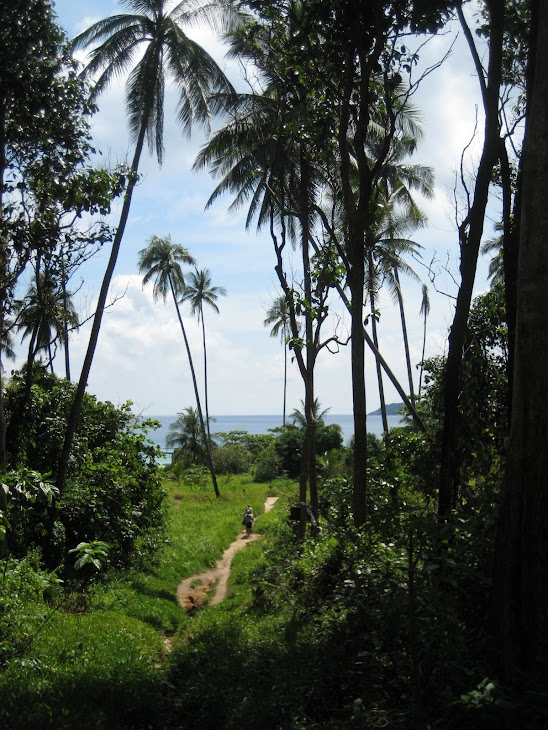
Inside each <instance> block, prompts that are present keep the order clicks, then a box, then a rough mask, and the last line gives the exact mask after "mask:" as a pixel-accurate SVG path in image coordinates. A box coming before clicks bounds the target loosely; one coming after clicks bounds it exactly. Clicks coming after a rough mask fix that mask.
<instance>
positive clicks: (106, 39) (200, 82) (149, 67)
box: [57, 0, 234, 488]
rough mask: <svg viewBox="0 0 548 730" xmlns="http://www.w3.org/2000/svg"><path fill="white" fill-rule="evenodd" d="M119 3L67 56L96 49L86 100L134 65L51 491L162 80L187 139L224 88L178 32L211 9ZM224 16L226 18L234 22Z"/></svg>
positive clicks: (150, 138)
mask: <svg viewBox="0 0 548 730" xmlns="http://www.w3.org/2000/svg"><path fill="white" fill-rule="evenodd" d="M123 1H124V4H125V5H126V6H127V7H128V8H129V9H130V10H132V11H133V13H130V14H120V15H115V16H113V17H111V18H106V19H104V20H100V21H98V22H97V23H95V24H94V25H92V26H91V27H90V28H88V29H87V30H85V31H84V32H83V33H81V34H80V35H78V36H77V37H76V38H75V39H74V41H73V47H74V49H75V50H77V49H81V48H88V47H89V46H91V45H95V44H99V45H97V46H96V47H95V48H94V50H93V51H92V52H91V60H90V62H89V63H88V65H87V66H86V68H85V69H84V75H85V76H87V77H95V76H96V75H97V74H99V77H98V79H97V81H96V83H95V87H94V91H93V97H94V98H95V97H97V96H98V95H99V94H100V93H101V92H102V91H104V90H105V89H106V87H107V86H108V85H109V83H110V82H111V81H112V79H113V78H115V77H116V76H120V75H125V74H126V72H127V71H128V69H129V68H130V66H131V64H132V62H133V59H134V58H135V57H137V59H138V60H137V62H136V64H135V66H134V67H133V69H132V70H131V71H130V73H129V76H128V79H127V82H126V104H127V109H128V117H129V128H130V135H131V139H132V141H133V142H134V143H135V149H134V154H133V160H132V162H131V167H130V172H129V177H128V184H127V189H126V194H125V197H124V204H123V206H122V211H121V214H120V221H119V223H118V228H117V230H116V234H115V236H114V240H113V243H112V250H111V254H110V258H109V262H108V265H107V268H106V271H105V274H104V277H103V283H102V286H101V290H100V293H99V299H98V302H97V307H96V310H95V316H94V318H93V325H92V329H91V334H90V339H89V344H88V349H87V352H86V356H85V359H84V364H83V366H82V372H81V374H80V379H79V382H78V386H77V389H76V393H75V396H74V401H73V404H72V408H71V412H70V415H69V419H68V423H67V431H66V434H65V443H64V446H63V452H62V454H61V459H60V463H59V467H58V473H57V486H58V487H60V488H62V487H63V486H64V482H65V478H66V473H67V468H68V461H69V456H70V450H71V447H72V441H73V439H74V434H75V432H76V426H77V423H78V419H79V416H80V411H81V407H82V400H83V397H84V391H85V388H86V384H87V381H88V377H89V372H90V369H91V363H92V361H93V356H94V354H95V349H96V346H97V341H98V338H99V330H100V327H101V321H102V317H103V313H104V310H105V306H106V300H107V294H108V289H109V286H110V282H111V279H112V276H113V273H114V268H115V266H116V261H117V259H118V253H119V250H120V244H121V241H122V237H123V235H124V230H125V226H126V223H127V220H128V216H129V210H130V206H131V199H132V195H133V190H134V188H135V185H136V183H137V179H138V170H139V161H140V159H141V154H142V152H143V147H144V144H145V141H146V142H147V143H148V147H149V150H150V152H151V153H153V154H154V153H155V154H156V157H157V160H158V163H159V164H161V163H162V157H163V151H164V148H163V124H164V92H165V80H166V78H169V79H171V80H173V82H174V85H175V87H176V89H177V92H178V95H179V102H178V108H177V121H178V122H179V124H180V125H181V127H182V129H183V132H184V133H186V134H187V136H189V135H190V132H191V129H192V125H193V124H194V123H195V122H198V123H200V124H202V125H203V126H205V127H206V128H207V127H208V123H209V119H210V107H209V104H208V98H209V96H210V94H211V93H212V92H214V91H227V90H229V89H230V88H231V87H230V84H229V83H228V81H227V79H226V77H225V75H224V73H223V72H222V70H221V69H220V68H219V66H218V65H217V64H216V63H215V61H214V60H213V59H212V58H211V56H210V55H209V54H208V53H207V52H206V51H205V50H204V49H203V48H202V47H201V46H200V45H199V44H197V43H196V42H195V41H193V40H192V39H191V38H189V37H188V36H187V35H186V34H185V32H184V30H183V28H184V27H188V26H191V25H195V24H196V23H197V22H198V21H200V20H204V21H206V22H208V23H209V24H210V25H211V24H213V25H214V24H215V23H214V21H215V19H216V17H219V16H218V13H217V10H218V8H217V9H216V8H215V7H214V6H212V5H205V6H202V7H201V6H199V5H198V4H197V3H196V2H194V0H183V1H182V2H180V3H178V4H177V5H176V6H175V7H174V8H172V9H171V10H170V11H168V7H169V5H171V3H170V2H169V0H123ZM225 17H226V18H227V19H230V18H231V17H234V16H233V15H232V16H225Z"/></svg>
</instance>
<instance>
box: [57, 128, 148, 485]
mask: <svg viewBox="0 0 548 730" xmlns="http://www.w3.org/2000/svg"><path fill="white" fill-rule="evenodd" d="M145 131H146V124H145V123H144V122H143V123H142V125H141V129H140V130H139V137H138V139H137V143H136V146H135V153H134V156H133V161H132V163H131V171H130V177H129V182H128V186H127V190H126V194H125V196H124V204H123V206H122V212H121V214H120V221H119V223H118V228H117V230H116V235H115V236H114V241H113V242H112V249H111V252H110V258H109V260H108V264H107V268H106V270H105V274H104V276H103V282H102V284H101V290H100V292H99V299H98V300H97V306H96V309H95V316H94V317H93V324H92V327H91V334H90V337H89V342H88V347H87V351H86V356H85V358H84V363H83V365H82V371H81V373H80V379H79V380H78V385H77V387H76V392H75V394H74V400H73V401H72V406H71V409H70V413H69V416H68V419H67V430H66V433H65V441H64V444H63V450H62V452H61V456H60V458H59V463H58V465H57V475H56V485H57V488H58V489H59V490H60V491H63V489H64V486H65V481H66V478H67V471H68V464H69V458H70V452H71V449H72V443H73V441H74V436H75V434H76V429H77V427H78V421H79V420H80V413H81V411H82V402H83V400H84V392H85V390H86V386H87V382H88V378H89V373H90V371H91V364H92V362H93V357H94V355H95V350H96V348H97V342H98V340H99V330H100V329H101V322H102V320H103V313H104V311H105V307H106V302H107V295H108V290H109V287H110V282H111V281H112V276H113V274H114V269H115V267H116V261H117V259H118V253H119V251H120V244H121V243H122V238H123V235H124V231H125V228H126V224H127V220H128V217H129V210H130V207H131V199H132V196H133V191H134V189H135V185H136V184H137V172H138V170H139V160H140V159H141V153H142V151H143V143H144V139H145Z"/></svg>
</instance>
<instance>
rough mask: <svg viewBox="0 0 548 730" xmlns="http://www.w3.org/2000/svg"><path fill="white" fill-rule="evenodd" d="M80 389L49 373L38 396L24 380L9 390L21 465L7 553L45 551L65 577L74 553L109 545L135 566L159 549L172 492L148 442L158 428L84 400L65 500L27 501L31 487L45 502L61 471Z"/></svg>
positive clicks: (10, 438) (38, 381)
mask: <svg viewBox="0 0 548 730" xmlns="http://www.w3.org/2000/svg"><path fill="white" fill-rule="evenodd" d="M74 388H75V386H74V385H73V384H72V383H69V382H68V381H67V380H64V379H63V380H60V379H58V378H56V377H55V376H53V375H50V374H45V373H43V372H42V373H40V375H39V377H38V378H37V377H36V376H35V382H34V383H33V385H32V388H31V390H30V393H29V392H27V391H26V390H25V386H24V383H23V382H22V381H21V380H20V378H19V377H17V376H15V377H14V380H13V382H12V383H11V384H10V385H9V386H8V388H7V389H6V396H5V411H6V423H7V433H6V441H7V449H8V453H9V455H10V462H11V463H12V464H17V465H18V466H17V469H16V470H15V472H14V474H12V481H13V483H14V485H15V487H14V488H13V489H12V490H11V494H10V497H9V499H8V520H9V529H8V531H7V534H6V543H7V548H8V550H9V551H10V552H11V554H12V555H14V556H15V557H23V556H24V555H25V554H26V553H27V551H28V550H29V549H32V548H33V547H38V548H40V549H41V551H42V554H43V556H44V558H45V561H46V565H47V567H48V568H50V569H54V568H57V567H61V568H62V569H65V565H64V560H65V556H66V553H67V551H68V550H69V549H70V548H74V547H76V545H77V544H78V543H80V542H91V541H93V540H102V541H105V542H108V543H109V544H110V545H111V546H112V548H111V559H112V561H113V563H115V564H116V565H130V564H132V562H133V561H135V559H138V558H140V557H146V556H145V555H143V556H142V555H141V553H143V552H146V553H147V555H148V553H149V552H150V550H151V549H153V548H154V546H155V545H156V544H158V541H159V539H160V537H161V533H162V526H163V518H164V499H165V492H164V489H163V487H162V484H161V481H160V477H159V470H158V466H157V463H156V456H157V454H158V449H157V448H156V447H155V446H153V444H152V443H151V442H150V441H148V440H147V438H146V434H147V430H148V429H149V428H151V427H153V426H154V424H153V422H143V423H138V422H137V419H136V418H135V417H134V415H133V414H132V412H131V408H130V404H129V403H128V404H125V405H124V406H122V407H121V408H115V407H114V406H113V405H112V403H108V402H107V403H102V402H100V401H98V400H97V399H96V398H95V397H93V396H91V395H89V394H85V395H84V402H83V407H82V415H81V421H80V423H81V425H80V428H79V429H78V431H77V433H76V437H75V441H74V448H73V452H72V454H71V460H70V464H69V474H68V479H67V484H66V487H65V490H64V492H63V493H62V494H60V495H57V496H56V497H54V498H53V499H50V500H47V499H41V498H40V499H39V498H35V499H29V498H28V497H26V498H25V499H23V500H22V499H21V490H20V489H18V488H17V486H16V485H17V484H20V483H21V481H22V480H24V479H26V482H25V484H26V485H27V486H26V487H25V491H26V493H27V494H29V493H32V489H35V493H36V495H38V497H40V488H39V484H40V483H41V482H43V481H45V479H46V477H45V476H44V474H46V475H47V474H48V473H51V472H52V471H54V470H55V467H56V465H57V463H58V459H59V455H60V452H61V449H62V446H63V441H64V434H65V430H66V420H67V414H68V411H69V408H70V405H71V403H72V399H73V394H74ZM29 470H31V471H29ZM32 475H33V476H32ZM41 475H42V476H41ZM32 484H34V487H32ZM37 485H38V486H37ZM31 487H32V489H31ZM29 490H30V491H29ZM21 504H23V506H21ZM145 544H146V545H147V549H146V551H145V550H144V547H143V546H144V545H145ZM69 572H70V571H69Z"/></svg>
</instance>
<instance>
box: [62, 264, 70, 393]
mask: <svg viewBox="0 0 548 730" xmlns="http://www.w3.org/2000/svg"><path fill="white" fill-rule="evenodd" d="M61 261H62V262H63V263H62V264H61V279H62V287H63V308H64V310H65V323H64V342H63V346H64V349H65V377H66V379H67V380H68V381H70V352H69V330H68V321H67V281H66V278H65V266H64V261H63V258H62V257H61Z"/></svg>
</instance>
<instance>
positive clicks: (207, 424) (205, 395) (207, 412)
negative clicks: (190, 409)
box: [200, 306, 211, 445]
mask: <svg viewBox="0 0 548 730" xmlns="http://www.w3.org/2000/svg"><path fill="white" fill-rule="evenodd" d="M200 314H201V316H202V344H203V348H204V397H205V412H206V420H205V422H206V427H207V443H208V445H209V444H211V432H210V429H209V402H208V397H207V349H206V338H205V322H204V310H203V307H201V306H200Z"/></svg>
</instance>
